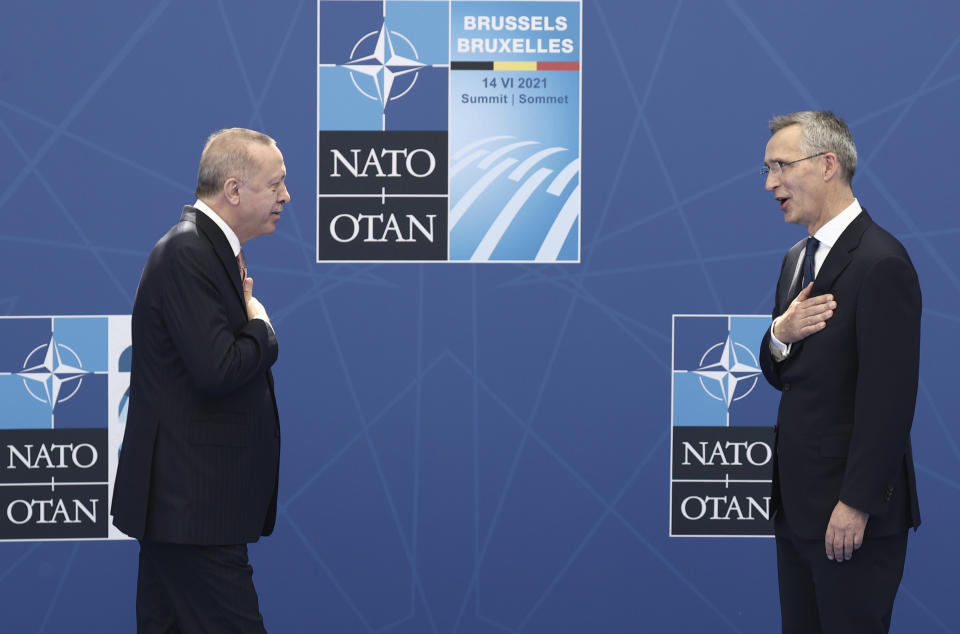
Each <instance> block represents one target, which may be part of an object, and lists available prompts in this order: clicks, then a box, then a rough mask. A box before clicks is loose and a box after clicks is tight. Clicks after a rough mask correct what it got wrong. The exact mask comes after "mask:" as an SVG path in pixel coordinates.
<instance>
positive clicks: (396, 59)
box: [341, 22, 426, 109]
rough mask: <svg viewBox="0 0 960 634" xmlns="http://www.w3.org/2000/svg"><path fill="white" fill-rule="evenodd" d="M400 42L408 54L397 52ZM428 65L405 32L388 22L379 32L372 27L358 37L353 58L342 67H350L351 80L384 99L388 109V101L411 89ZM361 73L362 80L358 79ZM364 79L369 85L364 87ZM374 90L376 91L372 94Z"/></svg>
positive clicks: (366, 93)
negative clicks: (371, 29)
mask: <svg viewBox="0 0 960 634" xmlns="http://www.w3.org/2000/svg"><path fill="white" fill-rule="evenodd" d="M372 38H375V41H374V40H373V39H372ZM398 45H399V47H400V48H403V49H405V52H406V53H407V55H401V54H400V53H398V52H397V48H398ZM371 46H372V48H373V50H372V52H370V53H369V54H368V55H363V56H360V57H358V53H359V52H361V51H363V52H368V51H370V49H371ZM425 66H426V64H424V63H422V62H421V61H420V55H419V54H418V53H417V49H416V47H415V46H414V45H413V42H411V41H410V40H409V39H407V38H406V37H404V36H403V35H402V34H401V33H398V32H397V31H391V30H389V29H388V28H387V23H386V22H384V23H383V26H381V27H380V31H379V32H377V31H371V32H369V33H367V34H366V35H364V36H363V37H362V38H360V39H359V40H358V41H357V43H356V44H355V45H354V46H353V50H352V51H350V61H348V62H347V63H346V64H343V65H342V66H341V67H342V68H346V69H347V70H349V71H350V80H351V81H352V82H353V85H354V86H355V87H356V88H357V90H359V91H360V93H361V94H362V95H364V96H365V97H367V98H368V99H373V100H374V101H378V102H380V105H381V106H382V107H383V108H384V109H386V107H387V102H388V101H394V100H396V99H400V98H401V97H403V96H404V95H405V94H407V93H408V92H410V90H411V89H412V88H413V85H414V84H416V83H417V77H418V76H419V71H420V69H421V68H424V67H425ZM411 73H412V74H413V76H412V77H410V74H411ZM358 76H359V77H360V82H358V81H357V77H358ZM401 78H402V79H401ZM398 79H399V81H398ZM361 83H363V84H364V85H365V86H366V89H364V88H363V87H361V85H360V84H361ZM374 92H375V93H376V94H371V93H374Z"/></svg>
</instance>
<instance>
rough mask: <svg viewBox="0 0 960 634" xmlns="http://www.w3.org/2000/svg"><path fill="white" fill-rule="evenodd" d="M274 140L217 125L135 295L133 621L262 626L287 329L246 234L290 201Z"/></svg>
mask: <svg viewBox="0 0 960 634" xmlns="http://www.w3.org/2000/svg"><path fill="white" fill-rule="evenodd" d="M285 178H286V167H285V166H284V163H283V155H282V154H281V153H280V150H279V149H278V148H277V145H276V143H275V142H274V140H273V139H271V138H270V137H268V136H267V135H265V134H261V133H260V132H255V131H253V130H246V129H243V128H231V129H228V130H221V131H219V132H217V133H215V134H213V135H212V136H211V137H210V139H209V140H208V141H207V144H206V147H204V149H203V154H202V156H201V158H200V169H199V173H198V177H197V190H196V195H197V201H196V202H195V203H193V205H190V206H187V207H184V208H183V213H182V215H181V217H180V222H179V223H178V224H177V225H175V226H174V227H173V228H172V229H171V230H170V231H169V232H168V233H167V234H166V235H165V236H163V238H161V239H160V241H159V242H157V244H156V246H155V247H154V248H153V251H151V253H150V257H149V258H148V259H147V263H146V266H145V267H144V269H143V274H142V275H141V277H140V286H139V288H138V289H137V296H136V299H135V300H134V304H133V318H132V333H131V334H132V341H133V361H132V367H131V374H130V407H129V410H128V416H127V424H126V429H125V431H124V438H123V445H122V450H121V452H120V461H119V464H118V466H117V477H116V484H115V487H114V494H113V506H112V509H111V510H112V513H113V522H114V524H115V525H116V526H117V528H119V529H120V530H121V531H123V532H124V533H126V534H127V535H130V536H131V537H135V538H136V539H138V540H139V541H140V569H139V575H138V577H137V632H139V633H141V634H153V633H161V632H162V633H175V632H182V633H184V634H186V633H188V632H211V633H212V632H237V633H239V632H256V633H262V632H265V629H264V626H263V618H262V617H261V615H260V608H259V601H258V598H257V592H256V590H255V588H254V585H253V569H252V568H251V567H250V563H249V559H248V556H247V544H248V543H250V542H255V541H257V540H258V539H259V538H260V536H261V535H269V534H270V533H271V532H272V531H273V526H274V522H275V519H276V511H277V476H278V472H279V471H278V469H279V461H280V424H279V416H278V414H277V403H276V399H275V396H274V390H273V375H272V374H271V371H270V366H272V365H273V363H274V361H276V359H277V338H276V334H275V333H274V330H273V325H272V324H271V323H270V318H269V316H268V315H267V311H266V310H265V309H264V307H263V305H262V304H261V303H260V302H259V301H258V300H257V299H256V298H255V297H254V296H253V278H251V277H249V276H248V274H247V265H246V259H245V257H244V254H243V251H242V249H241V246H242V245H243V244H244V243H246V242H247V241H248V240H251V239H253V238H256V237H257V236H261V235H264V234H268V233H273V232H274V230H275V228H276V224H277V222H278V221H279V219H280V214H281V212H282V210H283V206H284V205H285V204H286V203H287V202H289V201H290V194H289V193H288V192H287V188H286V184H285Z"/></svg>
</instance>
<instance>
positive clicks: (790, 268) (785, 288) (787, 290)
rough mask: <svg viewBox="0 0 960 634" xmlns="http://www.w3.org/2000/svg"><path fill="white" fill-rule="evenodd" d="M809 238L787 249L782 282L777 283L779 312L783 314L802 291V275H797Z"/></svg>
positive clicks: (781, 276) (781, 275)
mask: <svg viewBox="0 0 960 634" xmlns="http://www.w3.org/2000/svg"><path fill="white" fill-rule="evenodd" d="M806 243H807V239H806V238H803V239H802V240H800V241H799V242H797V243H796V244H795V245H793V246H792V247H790V250H789V251H787V257H786V259H785V261H784V264H783V270H782V271H780V283H779V284H778V285H777V288H778V289H779V295H778V297H777V302H778V304H777V307H778V310H777V314H778V315H779V314H782V313H783V312H784V311H786V310H787V306H789V305H790V302H792V301H793V298H795V297H796V296H797V294H798V293H799V292H800V288H798V287H799V286H800V283H801V281H802V272H801V275H797V260H799V259H800V257H801V256H802V255H803V248H804V246H805V245H806Z"/></svg>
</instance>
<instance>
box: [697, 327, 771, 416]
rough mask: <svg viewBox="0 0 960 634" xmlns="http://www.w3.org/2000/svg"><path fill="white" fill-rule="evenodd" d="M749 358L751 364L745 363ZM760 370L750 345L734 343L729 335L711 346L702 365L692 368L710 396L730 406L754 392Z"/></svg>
mask: <svg viewBox="0 0 960 634" xmlns="http://www.w3.org/2000/svg"><path fill="white" fill-rule="evenodd" d="M718 349H719V352H718ZM718 355H719V359H718V358H717V356H718ZM747 359H749V360H750V363H747V362H746V361H747ZM708 360H710V361H711V362H708ZM761 372H762V370H761V369H760V368H759V367H758V364H757V358H756V357H755V356H753V352H751V351H750V348H748V347H747V346H745V345H743V344H742V343H737V342H735V341H734V340H733V338H731V337H730V336H729V335H727V340H726V341H724V342H721V343H717V344H714V345H712V346H710V348H708V349H707V351H706V352H704V353H703V356H702V357H701V358H700V367H699V368H697V369H696V370H694V371H693V373H694V374H696V375H698V376H699V377H700V385H701V387H703V390H704V391H705V392H706V393H707V394H709V395H710V397H711V398H715V399H717V400H718V401H724V402H725V403H726V405H727V408H728V409H729V407H730V404H731V403H732V402H733V401H739V400H740V399H742V398H744V397H746V396H747V395H748V394H750V392H752V391H753V388H754V387H756V385H757V379H758V377H759V375H760V374H761ZM708 385H709V386H710V387H708ZM748 386H749V387H748ZM711 388H712V389H711ZM738 390H739V393H738Z"/></svg>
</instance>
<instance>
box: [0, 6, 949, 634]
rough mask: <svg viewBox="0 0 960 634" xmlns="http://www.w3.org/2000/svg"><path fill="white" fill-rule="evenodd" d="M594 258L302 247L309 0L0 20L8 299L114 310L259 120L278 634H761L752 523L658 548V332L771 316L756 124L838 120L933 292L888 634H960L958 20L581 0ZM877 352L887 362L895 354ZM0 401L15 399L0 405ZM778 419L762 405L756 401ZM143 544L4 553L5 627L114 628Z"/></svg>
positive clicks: (780, 234) (929, 12) (307, 243)
mask: <svg viewBox="0 0 960 634" xmlns="http://www.w3.org/2000/svg"><path fill="white" fill-rule="evenodd" d="M583 19H584V24H583V50H584V60H583V93H584V101H583V104H584V106H583V107H584V111H583V158H584V160H583V178H584V182H583V211H582V262H581V263H580V264H575V265H549V266H534V265H517V264H512V265H480V266H474V265H453V264H434V265H420V264H413V265H403V264H392V265H372V264H362V265H330V264H324V265H319V264H316V263H315V262H314V256H315V253H314V236H315V219H314V215H315V198H314V192H315V178H316V176H315V174H316V171H315V162H316V130H315V127H316V126H315V124H316V87H315V81H316V68H315V64H316V4H315V3H314V2H307V1H303V0H300V1H296V0H284V1H280V0H277V1H275V2H270V3H265V2H254V1H252V0H191V1H189V2H188V1H186V0H150V1H145V2H121V1H119V0H114V1H107V0H93V1H90V2H73V1H68V0H44V1H38V0H4V3H3V9H2V19H0V220H2V225H0V226H2V228H0V270H2V271H3V281H2V283H0V314H8V315H44V314H77V315H83V314H124V313H128V312H129V311H130V308H131V305H132V300H133V296H134V293H135V291H136V286H137V280H138V278H139V275H140V271H141V268H142V266H143V263H144V261H145V259H146V256H147V254H148V252H149V250H150V248H151V246H152V245H153V243H154V242H155V241H156V240H157V239H158V238H159V236H161V235H162V234H163V233H164V232H165V231H166V230H167V228H168V227H169V226H171V225H172V224H173V223H174V222H176V220H177V219H178V217H179V213H180V208H181V206H182V205H183V204H186V203H190V202H192V201H193V196H192V191H193V188H194V185H195V174H196V165H197V161H198V158H199V154H200V149H201V147H202V143H203V140H204V139H205V137H206V135H208V134H209V133H210V132H211V131H213V130H215V129H218V128H221V127H225V126H232V125H241V126H247V127H253V128H257V129H262V130H264V131H266V132H268V133H269V134H271V135H272V136H274V137H275V138H276V139H277V140H278V141H279V144H280V147H281V149H282V150H283V152H284V154H285V157H286V164H287V168H288V172H289V173H288V178H287V180H288V184H289V188H290V191H291V194H292V199H293V200H292V203H291V204H290V205H289V206H288V212H287V213H285V214H284V217H283V220H282V221H281V224H280V226H279V229H278V232H277V234H276V235H274V236H272V237H266V238H262V239H259V240H256V241H254V242H252V243H250V245H249V247H248V249H247V258H248V263H249V265H250V268H251V271H252V275H253V276H254V277H255V279H256V289H257V295H258V296H259V297H260V298H261V299H262V301H263V302H264V304H265V305H266V306H267V308H268V310H269V311H270V312H271V315H272V317H273V321H274V324H275V325H276V328H277V331H278V334H279V340H280V343H281V352H280V358H279V360H278V362H277V365H276V366H275V371H276V376H277V396H278V399H279V403H280V412H281V423H282V426H283V433H284V437H283V443H284V444H283V459H282V466H281V492H280V516H279V519H278V524H277V530H276V533H275V534H274V536H273V537H271V538H269V539H265V540H263V541H262V542H261V543H259V544H257V545H255V546H253V547H252V548H251V557H252V562H253V565H254V568H255V571H256V576H255V579H256V582H257V584H258V587H259V589H260V596H261V607H262V612H263V615H264V618H265V620H266V623H267V625H268V626H269V627H270V629H271V631H272V632H336V633H343V634H349V633H354V632H358V633H360V632H363V633H372V632H377V633H379V632H384V633H386V632H390V633H396V634H430V633H461V634H474V633H478V634H479V633H497V632H523V633H525V634H534V633H536V634H558V633H578V634H579V633H599V632H604V633H606V632H697V633H702V632H741V633H767V632H771V631H775V630H776V629H777V627H778V623H779V621H778V618H779V617H778V602H777V592H776V571H775V562H774V546H773V542H772V540H770V539H768V538H738V539H695V538H670V537H668V495H669V473H668V470H669V447H670V435H669V430H670V427H669V425H670V368H671V365H670V349H671V315H672V314H674V313H741V314H752V313H766V312H768V311H769V309H770V307H771V306H772V303H773V298H772V293H773V286H774V283H775V279H776V275H777V272H778V269H779V266H780V260H781V257H782V255H783V253H784V251H785V250H786V249H787V248H788V247H789V246H790V245H791V244H793V243H794V242H795V241H796V240H797V239H799V238H800V237H801V236H802V234H803V229H801V228H798V227H794V226H792V225H790V226H784V224H783V221H782V214H781V213H780V211H779V210H778V209H777V207H776V205H775V203H774V201H773V200H772V197H771V196H770V194H769V193H767V192H764V190H763V186H762V181H761V177H760V175H759V170H758V168H759V167H760V164H761V161H762V156H763V149H764V144H765V143H766V140H767V138H768V132H767V129H766V121H767V119H768V118H769V117H770V116H771V115H772V114H775V113H783V112H789V111H793V110H799V109H806V108H828V109H832V110H834V111H835V112H837V113H838V114H840V115H841V116H843V117H845V118H846V119H847V121H848V122H849V123H850V126H851V128H852V130H853V134H854V137H855V139H856V141H857V144H858V146H859V149H860V169H859V170H858V172H857V176H856V178H855V179H854V182H853V185H854V191H855V193H856V194H857V196H858V197H859V199H860V201H861V202H862V203H863V204H864V206H865V207H866V208H867V209H869V211H870V213H871V215H872V216H873V217H874V219H875V220H877V221H878V222H879V223H881V224H882V225H883V226H885V227H886V228H887V229H888V230H890V231H892V232H893V233H894V234H895V235H897V236H898V237H899V238H900V239H901V240H902V241H903V243H904V244H905V245H906V247H907V249H908V250H909V251H910V253H911V256H912V257H913V259H914V262H915V264H916V267H917V269H918V272H919V274H920V280H921V284H922V287H923V294H924V318H923V350H922V374H921V384H920V392H919V397H918V402H917V414H916V418H915V422H914V428H913V439H914V448H915V456H916V460H917V469H918V480H919V483H918V485H919V489H920V496H921V498H920V503H921V509H922V513H923V519H924V524H923V526H922V527H921V529H920V531H919V532H918V533H917V534H916V535H911V539H910V549H909V553H908V559H907V569H906V573H905V576H904V580H903V584H902V586H901V588H900V594H899V597H898V600H897V604H896V609H895V611H894V624H893V631H894V632H900V633H910V634H915V633H917V632H957V631H960V611H958V610H957V607H956V581H955V579H954V571H955V568H956V566H957V562H958V554H960V553H958V550H960V545H958V544H960V541H958V540H957V539H956V526H957V525H958V524H960V513H958V510H957V503H958V501H960V493H958V490H960V478H958V476H957V472H958V469H957V468H958V465H960V447H958V441H957V435H958V434H957V430H956V426H955V421H956V420H957V417H958V415H960V392H958V390H957V389H956V377H957V373H956V360H957V358H958V357H960V349H958V337H957V336H956V334H955V333H956V331H955V330H954V328H956V327H957V325H958V322H960V311H958V309H957V307H958V305H960V304H958V301H957V299H958V295H960V278H958V274H957V270H958V269H960V256H958V254H960V248H958V247H960V225H958V222H957V214H956V209H957V204H956V195H955V192H954V190H955V189H956V182H957V176H956V173H957V156H956V145H952V144H956V143H957V140H958V138H960V125H958V123H957V112H958V105H960V45H958V43H960V5H958V4H957V3H955V2H952V1H950V0H941V1H936V0H913V1H912V2H909V3H907V2H893V1H890V0H886V1H883V2H876V1H850V2H842V3H839V2H833V1H830V0H808V1H807V2H804V3H783V2H754V1H750V0H725V1H720V0H709V1H708V0H687V1H674V0H662V1H659V2H632V1H631V2H628V1H625V0H623V1H616V2H614V1H606V2H601V1H599V0H585V1H584V7H583ZM893 361H895V360H892V362H893ZM0 415H2V414H0ZM770 415H771V417H772V416H773V412H770ZM136 551H137V549H136V544H135V543H132V542H58V543H44V542H20V543H3V544H0V605H2V609H0V618H2V619H3V621H2V622H0V630H2V631H4V632H16V633H21V632H47V633H52V632H83V633H90V632H98V633H99V632H111V633H112V632H130V631H133V606H134V586H135V584H134V581H135V575H136Z"/></svg>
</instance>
